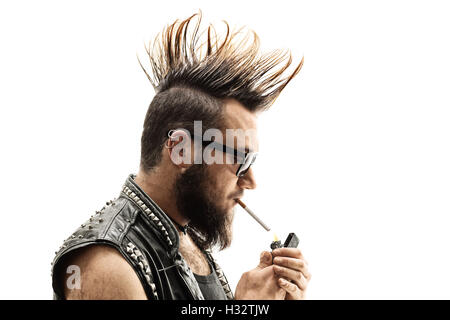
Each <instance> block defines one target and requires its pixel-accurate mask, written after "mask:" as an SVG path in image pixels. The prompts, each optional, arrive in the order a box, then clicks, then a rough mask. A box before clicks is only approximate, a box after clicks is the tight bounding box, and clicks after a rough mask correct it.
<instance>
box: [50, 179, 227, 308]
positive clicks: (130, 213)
mask: <svg viewBox="0 0 450 320" xmlns="http://www.w3.org/2000/svg"><path fill="white" fill-rule="evenodd" d="M134 177H135V176H134V175H130V176H129V177H128V178H127V180H126V181H125V184H124V186H123V188H122V191H121V193H120V195H119V197H118V198H117V199H115V200H113V201H108V202H106V205H105V206H104V207H103V208H102V209H101V210H100V211H96V213H95V215H93V216H91V218H90V219H89V220H87V221H86V222H85V223H83V224H82V225H81V226H80V227H79V228H78V229H77V230H76V231H75V232H74V233H73V234H72V235H71V236H70V237H69V238H68V239H66V240H65V241H64V243H63V245H62V246H61V247H60V248H59V251H57V252H56V256H55V258H54V260H53V262H52V286H53V298H54V299H64V290H63V288H62V285H63V284H62V283H60V281H59V280H60V279H57V277H56V275H57V274H61V270H60V268H61V263H60V262H61V258H62V257H64V256H65V255H67V254H68V253H70V252H72V251H74V250H76V249H79V248H82V247H86V246H89V245H96V244H102V245H110V246H112V247H114V248H115V249H117V250H118V251H119V252H120V253H121V255H122V256H123V257H124V259H126V260H127V261H128V263H129V264H130V265H131V266H132V267H133V269H134V271H135V272H136V274H137V275H138V277H139V279H140V281H141V284H142V286H143V288H144V290H145V293H146V295H147V297H148V299H163V300H179V299H181V300H186V299H187V300H192V299H194V300H203V299H204V298H203V295H202V292H201V290H200V288H199V286H198V283H197V280H196V279H195V277H194V275H193V273H192V271H191V269H190V268H189V266H188V265H187V263H186V261H185V259H184V258H183V256H182V255H181V254H180V252H179V251H178V248H179V236H178V231H177V229H176V228H175V226H174V225H173V223H172V221H171V220H170V219H169V218H168V216H167V215H166V214H165V213H164V212H163V211H162V209H161V208H159V207H158V205H157V204H156V203H155V202H154V201H153V200H152V199H151V198H150V197H149V196H148V195H147V194H145V192H144V191H143V190H142V189H141V188H140V187H139V186H138V185H137V184H136V183H135V181H134ZM204 253H205V255H206V257H207V259H208V260H209V261H210V263H211V264H212V265H213V266H214V269H215V271H216V273H217V276H218V277H219V280H220V283H221V285H222V287H223V290H224V292H225V294H226V296H227V298H228V299H233V298H234V297H233V293H232V291H231V289H230V286H229V284H228V281H227V279H226V277H225V275H224V274H223V271H222V270H221V268H220V266H219V265H218V264H217V262H216V261H215V260H214V258H213V256H212V254H211V252H210V251H205V252H204Z"/></svg>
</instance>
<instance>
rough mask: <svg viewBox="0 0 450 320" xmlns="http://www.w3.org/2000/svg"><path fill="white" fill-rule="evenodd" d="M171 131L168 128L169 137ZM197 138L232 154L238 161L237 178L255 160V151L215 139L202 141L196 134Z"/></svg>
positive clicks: (204, 143)
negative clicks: (235, 146) (246, 150)
mask: <svg viewBox="0 0 450 320" xmlns="http://www.w3.org/2000/svg"><path fill="white" fill-rule="evenodd" d="M173 131H174V130H170V131H169V132H168V133H167V136H168V137H169V138H171V134H172V132H173ZM194 137H196V136H194ZM197 138H200V139H201V141H202V144H203V145H204V146H210V147H212V148H214V149H215V150H218V151H222V152H225V153H228V154H231V155H233V157H234V160H236V162H237V163H239V168H238V169H237V171H236V176H237V177H239V178H240V177H243V176H244V175H245V174H246V173H247V172H248V170H249V169H250V167H251V166H252V164H253V163H254V162H255V160H256V157H257V155H258V153H257V152H242V151H239V150H237V149H235V148H231V147H229V146H227V145H223V144H221V143H218V142H215V141H204V140H203V138H202V137H200V136H197Z"/></svg>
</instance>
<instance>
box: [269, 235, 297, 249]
mask: <svg viewBox="0 0 450 320" xmlns="http://www.w3.org/2000/svg"><path fill="white" fill-rule="evenodd" d="M299 242H300V240H299V239H298V237H297V236H296V235H295V233H293V232H291V233H289V235H288V236H287V238H286V240H285V241H284V244H283V245H281V240H277V241H272V243H271V244H270V249H272V251H273V250H275V249H277V248H297V246H298V243H299Z"/></svg>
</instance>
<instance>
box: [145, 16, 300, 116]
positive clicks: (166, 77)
mask: <svg viewBox="0 0 450 320" xmlns="http://www.w3.org/2000/svg"><path fill="white" fill-rule="evenodd" d="M194 18H197V19H196V20H197V21H196V23H195V24H194V23H193V22H194V21H193V20H195V19H194ZM201 20H202V15H201V12H199V13H197V14H194V15H192V16H191V17H189V18H188V19H186V20H183V21H181V22H179V21H178V20H176V21H175V22H174V23H173V24H171V25H169V26H168V27H166V28H164V29H163V31H162V33H160V34H158V35H157V36H156V38H155V40H154V41H153V43H150V44H149V46H148V48H147V47H146V48H145V49H146V51H147V54H148V56H149V58H150V68H151V72H148V71H147V70H146V69H145V68H144V67H143V65H142V63H141V61H140V60H139V64H140V65H141V67H142V69H143V70H144V72H145V74H146V75H147V77H148V79H149V80H150V82H151V83H152V85H153V87H154V89H155V91H156V93H157V94H158V93H160V92H164V91H166V90H168V89H170V88H172V87H178V86H181V87H190V88H193V89H198V90H201V91H203V92H205V93H207V94H209V95H211V96H213V97H215V98H220V99H223V98H234V99H236V100H237V101H239V102H240V103H242V104H243V105H244V106H245V107H246V108H247V109H248V110H250V111H259V110H265V109H267V108H269V107H270V106H271V105H272V104H273V102H274V101H275V99H276V98H277V97H278V96H279V94H280V93H281V91H282V90H283V89H284V88H285V87H286V85H287V84H288V83H289V81H291V80H292V78H294V77H295V75H297V74H298V72H299V71H300V69H301V68H302V65H303V58H302V60H301V61H300V63H299V64H298V65H297V67H296V68H295V69H294V70H293V71H292V72H290V73H288V74H285V73H286V71H287V69H288V68H289V66H291V64H292V56H291V53H290V51H289V50H274V51H271V52H268V53H264V54H263V53H261V52H260V44H259V38H258V36H257V34H256V33H255V32H254V31H246V32H245V31H244V30H243V29H244V28H240V29H238V30H237V31H230V27H229V25H228V23H227V22H226V21H224V23H225V26H226V34H225V36H224V37H220V36H218V35H217V32H216V29H215V27H214V26H213V25H209V27H208V28H207V30H205V31H203V32H202V33H199V29H200V24H201ZM205 32H206V35H205V34H204V33H205ZM202 40H203V41H202Z"/></svg>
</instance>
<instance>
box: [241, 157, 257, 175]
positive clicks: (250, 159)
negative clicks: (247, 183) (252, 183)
mask: <svg viewBox="0 0 450 320" xmlns="http://www.w3.org/2000/svg"><path fill="white" fill-rule="evenodd" d="M256 155H257V154H256V153H249V154H247V155H246V157H245V161H244V163H243V164H241V165H240V166H239V169H238V171H237V173H236V175H237V176H238V177H242V176H244V175H245V174H246V173H247V171H248V170H249V169H250V167H251V165H252V164H253V163H254V162H255V160H256Z"/></svg>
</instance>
